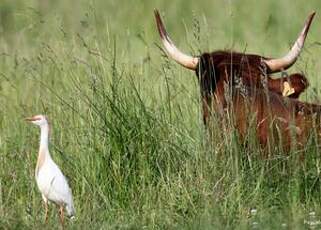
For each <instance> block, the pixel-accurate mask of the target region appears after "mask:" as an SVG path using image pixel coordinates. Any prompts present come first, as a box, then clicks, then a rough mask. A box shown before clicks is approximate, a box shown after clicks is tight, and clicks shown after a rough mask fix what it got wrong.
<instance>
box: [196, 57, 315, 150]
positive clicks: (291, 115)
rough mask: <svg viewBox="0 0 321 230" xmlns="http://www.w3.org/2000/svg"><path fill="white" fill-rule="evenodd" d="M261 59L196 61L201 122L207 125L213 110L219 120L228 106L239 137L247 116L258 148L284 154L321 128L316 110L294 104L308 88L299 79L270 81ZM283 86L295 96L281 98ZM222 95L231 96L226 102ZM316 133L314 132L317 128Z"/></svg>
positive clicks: (312, 107)
mask: <svg viewBox="0 0 321 230" xmlns="http://www.w3.org/2000/svg"><path fill="white" fill-rule="evenodd" d="M260 60H261V57H260V56H257V55H245V54H240V53H231V52H223V51H218V52H214V53H211V54H207V53H205V54H203V55H202V56H201V57H200V63H199V67H198V69H197V70H196V75H197V76H198V78H199V82H200V89H201V96H202V103H203V119H204V122H205V123H208V120H209V117H210V114H211V111H212V109H214V111H215V112H218V113H219V114H222V115H223V116H224V113H225V111H226V108H229V105H230V106H231V107H230V108H232V109H233V114H234V116H235V118H234V124H235V127H236V128H237V129H238V131H239V133H240V136H241V137H244V135H245V134H246V132H247V130H248V128H249V127H248V118H249V115H253V116H255V117H256V133H257V137H258V139H259V141H260V143H261V144H262V145H263V146H265V145H266V144H267V143H274V142H275V143H278V144H280V145H281V146H283V147H284V149H289V148H290V147H291V145H293V144H294V142H293V141H292V140H293V139H296V144H297V146H300V147H302V146H304V144H305V143H306V141H307V139H308V137H309V134H310V131H311V130H312V129H313V128H315V126H316V124H320V121H319V117H320V114H321V106H320V105H316V104H309V103H304V102H300V101H298V100H297V99H295V98H297V97H298V96H299V95H300V93H301V92H303V91H304V90H305V88H306V87H307V86H308V83H307V80H306V78H305V77H304V76H303V75H302V74H293V75H290V76H289V77H287V78H284V79H272V78H270V77H269V76H268V74H269V69H268V68H267V66H265V64H264V63H261V61H260ZM285 81H287V82H288V83H289V85H291V87H293V88H294V91H295V93H294V94H292V95H290V97H283V96H282V91H283V83H284V82H285ZM226 89H229V90H226ZM226 91H229V92H226ZM227 93H231V97H230V98H227V97H226V94H227ZM315 114H317V116H315ZM317 128H318V132H319V131H320V127H319V126H318V127H317ZM275 133H279V134H280V136H279V138H275V135H273V134H275Z"/></svg>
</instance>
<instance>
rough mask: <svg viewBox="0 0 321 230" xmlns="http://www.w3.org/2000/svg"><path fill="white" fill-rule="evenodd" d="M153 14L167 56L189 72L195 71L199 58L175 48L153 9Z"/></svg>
mask: <svg viewBox="0 0 321 230" xmlns="http://www.w3.org/2000/svg"><path fill="white" fill-rule="evenodd" d="M154 14H155V18H156V23H157V28H158V32H159V35H160V37H161V40H162V42H163V45H164V47H165V49H166V51H167V53H168V55H169V56H170V57H171V58H173V59H174V60H175V61H176V62H177V63H179V64H181V65H182V66H184V67H186V68H188V69H191V70H195V69H196V67H197V64H198V62H199V58H197V57H192V56H189V55H187V54H184V53H183V52H181V51H180V50H179V49H178V48H176V46H175V45H174V43H173V42H172V40H171V39H170V38H169V37H168V34H167V32H166V29H165V26H164V24H163V22H162V19H161V17H160V15H159V12H158V10H156V9H155V10H154Z"/></svg>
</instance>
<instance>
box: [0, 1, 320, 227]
mask: <svg viewBox="0 0 321 230" xmlns="http://www.w3.org/2000/svg"><path fill="white" fill-rule="evenodd" d="M154 8H158V9H159V10H160V12H161V13H162V15H163V16H164V20H165V24H166V25H167V28H168V31H169V32H170V35H171V37H172V38H173V40H174V41H175V42H176V44H177V45H178V46H179V47H180V48H181V49H182V50H185V51H186V52H189V53H192V54H199V53H200V52H201V51H211V50H215V49H235V50H239V51H246V52H251V53H258V54H262V55H266V56H273V57H278V56H281V55H283V54H284V53H285V52H287V51H288V49H289V47H290V44H291V43H292V42H293V41H294V39H296V36H297V34H298V32H299V31H300V29H301V27H302V25H303V22H304V20H305V18H306V17H307V15H308V14H309V13H310V12H311V11H313V10H316V11H317V17H316V19H315V21H314V23H313V25H312V27H311V31H310V33H309V35H308V39H307V42H306V46H305V49H304V52H303V54H302V55H301V57H300V59H299V60H298V61H297V64H296V65H295V66H293V67H292V68H291V70H290V72H291V73H292V72H295V71H299V72H301V71H302V72H304V73H305V74H306V75H307V76H308V79H309V80H310V83H311V86H310V88H309V90H308V91H307V92H306V93H305V94H304V95H303V96H301V98H300V99H302V100H303V101H309V102H318V101H319V99H320V98H321V96H320V83H319V77H320V76H319V75H320V72H321V58H320V56H321V55H320V54H321V46H320V44H321V43H320V42H321V35H320V34H321V12H319V11H320V9H321V2H320V1H319V0H309V1H295V2H294V1H290V0H284V1H277V0H269V1H256V0H242V1H232V0H230V1H228V0H225V1H223V0H216V1H210V0H199V1H191V0H177V1H169V0H166V1H160V0H155V1H148V0H145V1H144V0H140V1H133V2H131V1H124V0H117V1H116V0H109V1H104V0H95V1H92V0H91V1H87V0H78V1H76V0H70V1H63V0H56V1H50V0H39V1H36V0H2V1H0V105H1V107H0V229H43V228H44V227H45V225H44V221H43V220H44V208H43V206H42V200H41V195H40V193H39V191H38V188H37V186H36V182H35V179H34V168H35V165H36V158H37V152H38V144H39V143H38V142H39V134H40V132H39V129H38V128H37V127H34V126H32V125H29V124H27V123H25V122H24V121H23V118H24V117H26V116H30V115H36V114H46V115H48V117H49V119H50V122H51V124H52V133H51V134H52V135H51V146H50V147H51V149H50V151H51V154H52V156H53V158H54V160H55V161H56V162H57V163H58V164H59V165H60V167H61V168H62V171H63V172H64V174H65V175H66V176H67V177H68V179H69V182H70V185H71V187H72V191H73V194H74V202H75V206H76V212H77V213H76V215H77V217H76V219H75V220H73V221H67V224H66V227H67V229H234V228H237V229H302V228H312V227H313V225H315V226H316V227H317V228H320V226H321V224H320V221H321V206H320V204H321V182H320V174H321V156H320V151H319V150H318V149H316V147H315V146H314V145H313V144H310V145H309V146H307V147H306V149H304V151H303V152H302V151H300V152H299V151H293V152H291V153H290V154H288V155H285V154H283V153H281V152H280V151H277V150H275V151H274V155H273V156H271V157H270V158H268V159H262V157H260V149H259V148H258V146H257V143H255V141H249V145H248V147H246V148H244V147H242V146H241V145H239V144H238V142H237V137H236V136H237V135H236V133H235V132H234V131H233V130H232V131H230V132H223V131H222V130H220V129H218V128H214V129H213V134H214V135H213V138H212V139H209V138H208V135H207V132H206V130H205V128H204V126H203V123H202V119H201V108H200V99H199V98H200V96H199V88H198V82H197V79H196V77H195V76H194V74H193V73H192V72H189V71H187V70H185V69H183V68H181V67H180V66H178V65H177V64H175V63H174V62H173V61H171V60H168V59H167V58H166V57H164V56H163V55H162V51H161V50H160V49H159V48H158V46H159V45H160V40H159V37H158V34H157V31H156V28H155V22H154V18H153V9H154ZM249 139H250V140H253V138H251V137H250V138H249ZM301 154H304V155H305V161H304V162H299V161H298V158H299V156H300V155H301ZM48 225H49V227H51V228H53V229H57V228H58V226H59V221H58V215H57V210H56V208H55V206H54V205H51V209H50V219H49V224H48Z"/></svg>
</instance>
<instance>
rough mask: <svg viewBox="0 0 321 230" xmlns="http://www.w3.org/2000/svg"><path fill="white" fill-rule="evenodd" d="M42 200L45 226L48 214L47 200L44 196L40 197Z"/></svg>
mask: <svg viewBox="0 0 321 230" xmlns="http://www.w3.org/2000/svg"><path fill="white" fill-rule="evenodd" d="M42 198H43V201H44V205H45V224H47V223H48V212H49V210H48V199H47V198H46V197H44V196H42Z"/></svg>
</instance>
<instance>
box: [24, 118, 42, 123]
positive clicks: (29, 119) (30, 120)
mask: <svg viewBox="0 0 321 230" xmlns="http://www.w3.org/2000/svg"><path fill="white" fill-rule="evenodd" d="M24 120H25V121H29V122H32V121H38V120H41V119H40V118H37V117H27V118H25V119H24Z"/></svg>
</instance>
